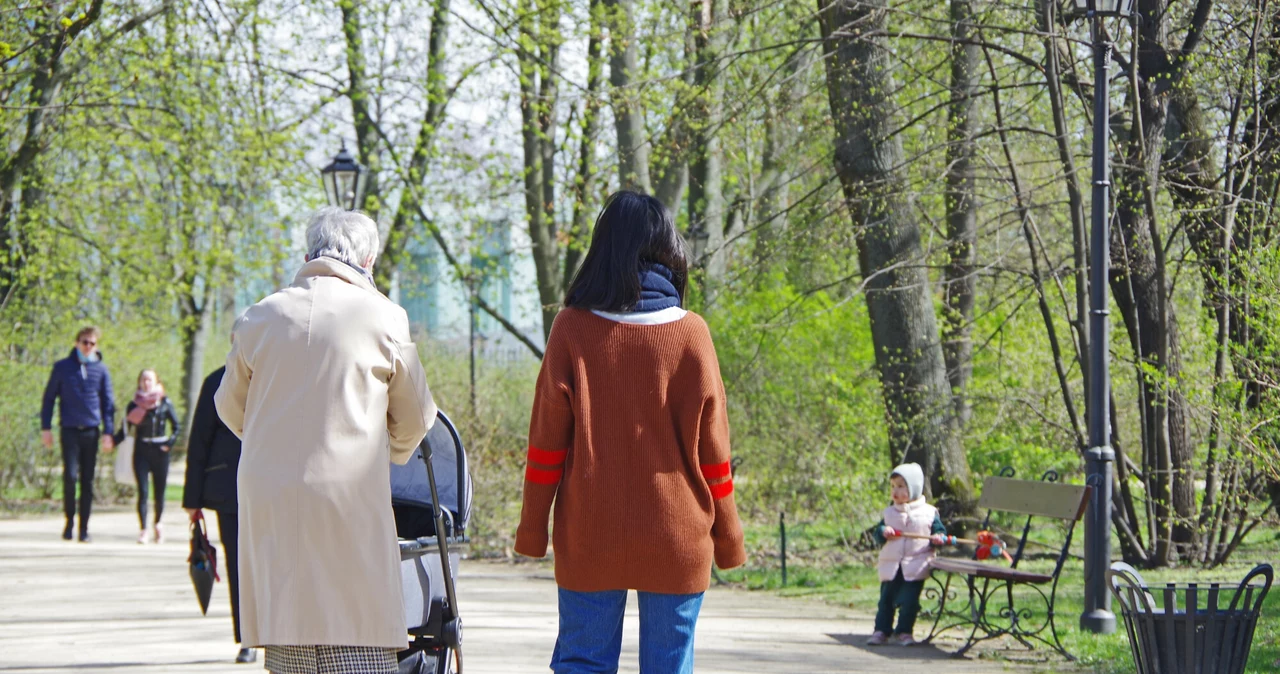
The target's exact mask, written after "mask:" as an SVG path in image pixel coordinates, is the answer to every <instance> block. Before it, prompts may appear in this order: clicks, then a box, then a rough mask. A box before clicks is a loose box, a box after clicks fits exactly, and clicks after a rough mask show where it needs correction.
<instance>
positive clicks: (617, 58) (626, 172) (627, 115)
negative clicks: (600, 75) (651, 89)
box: [604, 0, 653, 194]
mask: <svg viewBox="0 0 1280 674" xmlns="http://www.w3.org/2000/svg"><path fill="white" fill-rule="evenodd" d="M604 6H605V8H606V9H607V10H608V12H609V84H610V101H611V103H612V104H613V120H614V122H613V123H614V128H615V129H616V131H617V134H618V183H619V184H620V185H621V186H622V189H626V190H639V191H641V192H644V193H645V194H649V193H651V192H653V187H652V183H651V182H650V178H649V151H650V143H649V138H648V134H647V132H646V131H645V123H644V100H643V96H642V92H641V91H640V90H639V89H637V88H636V85H635V80H636V71H637V70H638V69H639V60H640V58H639V54H640V48H639V44H638V39H639V38H638V37H637V36H636V12H635V0H604Z"/></svg>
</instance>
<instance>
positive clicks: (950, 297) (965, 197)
mask: <svg viewBox="0 0 1280 674" xmlns="http://www.w3.org/2000/svg"><path fill="white" fill-rule="evenodd" d="M974 32H975V30H974V25H973V7H972V5H971V4H970V0H951V35H952V37H953V38H954V40H955V41H954V42H952V43H951V102H950V104H949V105H948V107H947V174H946V185H947V187H946V194H945V197H946V205H947V268H946V274H945V279H946V281H945V292H944V297H945V303H946V307H947V312H946V328H945V330H944V332H943V334H944V335H945V337H944V341H943V347H942V353H943V356H944V357H945V359H946V363H947V379H948V380H949V381H950V383H951V397H952V410H953V411H952V413H953V415H954V421H955V422H956V423H957V424H958V426H959V428H960V429H963V428H964V427H965V426H966V425H968V423H969V417H970V415H971V413H972V412H971V410H970V406H969V400H968V398H967V397H966V395H965V390H966V389H967V388H968V386H969V379H970V378H971V377H972V375H973V339H972V333H973V302H974V297H975V296H976V295H977V290H978V277H977V267H976V265H975V264H974V250H973V247H974V244H976V243H977V240H978V201H977V198H976V196H975V195H974V158H975V153H976V151H977V148H976V144H975V143H974V140H973V127H974V122H973V119H972V118H973V112H974V108H975V105H974V104H975V103H976V101H977V93H978V87H977V83H978V76H977V72H978V59H979V56H980V54H979V48H978V45H976V44H971V41H972V39H973V35H974ZM1032 254H1033V255H1034V254H1035V251H1034V250H1033V251H1032Z"/></svg>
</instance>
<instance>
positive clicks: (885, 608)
mask: <svg viewBox="0 0 1280 674" xmlns="http://www.w3.org/2000/svg"><path fill="white" fill-rule="evenodd" d="M923 589H924V581H923V580H906V579H904V578H903V577H902V569H898V575H896V576H894V577H893V580H886V581H884V582H883V583H880V610H878V611H876V631H877V632H884V633H885V634H892V633H898V634H911V630H913V629H914V628H915V626H916V614H917V613H919V612H920V592H921V590H923ZM894 607H897V609H898V629H896V630H895V629H893V609H894Z"/></svg>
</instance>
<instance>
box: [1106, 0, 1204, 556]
mask: <svg viewBox="0 0 1280 674" xmlns="http://www.w3.org/2000/svg"><path fill="white" fill-rule="evenodd" d="M1138 11H1139V13H1140V14H1141V15H1142V17H1143V20H1142V21H1140V22H1139V30H1138V33H1137V39H1138V58H1137V60H1136V63H1135V64H1134V67H1136V68H1137V77H1136V80H1135V81H1134V89H1135V91H1134V92H1133V93H1132V94H1131V96H1130V103H1131V106H1132V109H1133V110H1134V111H1135V118H1138V119H1140V123H1139V122H1138V121H1137V120H1135V123H1134V124H1133V125H1132V128H1131V129H1130V133H1129V134H1128V142H1127V147H1126V149H1125V153H1126V156H1125V159H1124V161H1122V162H1120V166H1118V167H1117V168H1118V170H1117V171H1116V176H1117V178H1118V182H1119V185H1120V189H1118V190H1117V191H1116V195H1117V197H1116V215H1117V218H1116V219H1117V221H1118V223H1119V227H1118V228H1117V231H1116V233H1115V234H1116V236H1117V238H1118V239H1119V241H1118V242H1117V244H1116V245H1113V247H1112V266H1113V269H1112V272H1111V290H1112V294H1113V296H1114V298H1115V302H1116V305H1117V306H1118V307H1119V308H1120V313H1121V315H1122V317H1123V318H1124V324H1125V328H1126V330H1127V332H1128V335H1129V342H1130V344H1131V346H1132V347H1133V350H1134V353H1135V354H1137V355H1138V372H1137V376H1138V378H1139V390H1140V394H1141V404H1140V406H1141V411H1142V431H1143V442H1142V445H1143V470H1144V477H1146V480H1147V498H1148V502H1149V504H1150V508H1151V519H1152V522H1153V528H1154V530H1153V531H1151V532H1150V533H1151V538H1152V540H1153V541H1154V548H1155V551H1154V557H1153V558H1152V560H1151V562H1152V564H1155V565H1158V566H1164V565H1167V564H1169V563H1170V562H1171V561H1172V559H1173V556H1174V554H1175V553H1177V552H1180V551H1181V552H1189V551H1190V548H1191V547H1192V545H1193V543H1194V539H1195V490H1194V473H1193V461H1194V458H1195V456H1194V446H1193V445H1192V442H1191V435H1190V432H1189V428H1188V425H1187V424H1188V419H1189V416H1190V414H1189V409H1188V403H1187V400H1186V398H1185V396H1184V395H1183V393H1182V389H1181V381H1180V379H1181V374H1182V355H1181V350H1180V347H1179V335H1178V321H1177V316H1176V314H1175V313H1174V310H1173V305H1172V301H1171V298H1170V296H1169V287H1170V284H1169V277H1168V274H1167V271H1166V269H1165V262H1164V243H1163V237H1161V235H1160V226H1159V223H1158V221H1157V220H1156V215H1157V213H1158V212H1159V211H1158V210H1157V206H1156V200H1155V194H1156V192H1157V190H1158V189H1159V183H1160V172H1161V160H1162V158H1163V156H1164V153H1163V152H1162V150H1163V147H1164V137H1165V136H1164V132H1165V124H1166V122H1167V117H1168V109H1169V97H1170V93H1171V85H1172V84H1173V82H1174V81H1176V79H1177V78H1178V77H1179V71H1178V66H1177V65H1176V64H1177V63H1179V62H1184V61H1183V60H1182V59H1177V60H1175V59H1172V58H1171V57H1170V55H1169V54H1168V52H1167V51H1166V49H1165V46H1164V45H1165V40H1166V39H1167V28H1166V21H1167V19H1166V18H1165V16H1166V14H1165V7H1164V2H1163V0H1140V1H1139V3H1138ZM1135 96H1136V98H1135Z"/></svg>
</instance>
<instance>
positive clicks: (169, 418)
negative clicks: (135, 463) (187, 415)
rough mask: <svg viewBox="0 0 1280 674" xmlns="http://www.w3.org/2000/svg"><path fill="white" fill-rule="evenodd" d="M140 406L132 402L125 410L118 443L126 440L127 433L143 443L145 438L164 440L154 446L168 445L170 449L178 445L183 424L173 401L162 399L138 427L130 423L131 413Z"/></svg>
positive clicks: (158, 441) (118, 434) (148, 411)
mask: <svg viewBox="0 0 1280 674" xmlns="http://www.w3.org/2000/svg"><path fill="white" fill-rule="evenodd" d="M137 407H138V405H137V404H135V403H134V402H133V401H132V400H130V401H129V406H128V407H126V408H125V412H124V415H125V419H124V421H123V423H121V424H120V431H119V432H118V433H117V434H116V435H117V436H118V437H117V438H115V440H116V442H119V441H121V440H123V439H124V436H125V433H130V434H132V435H133V439H134V440H136V441H139V442H141V441H142V440H143V439H145V438H164V439H163V440H157V441H156V442H154V443H152V444H156V445H167V446H168V447H169V449H173V446H174V445H175V444H177V443H178V436H179V435H181V434H182V424H181V423H179V421H178V411H177V410H176V409H174V407H173V401H171V400H169V399H168V398H167V397H166V398H161V399H160V404H159V405H156V408H155V409H154V410H147V415H146V416H144V417H142V421H139V422H138V423H137V425H134V424H131V423H129V420H128V419H129V413H130V412H132V411H133V410H135V409H137ZM166 427H168V428H171V429H172V431H166V430H165V428H166Z"/></svg>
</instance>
